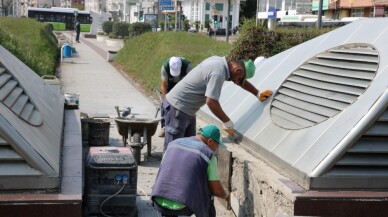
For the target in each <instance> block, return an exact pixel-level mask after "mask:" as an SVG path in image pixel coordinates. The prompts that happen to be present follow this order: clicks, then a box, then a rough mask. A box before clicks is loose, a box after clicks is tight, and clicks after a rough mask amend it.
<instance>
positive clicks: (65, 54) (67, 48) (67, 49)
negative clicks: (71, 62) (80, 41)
mask: <svg viewBox="0 0 388 217" xmlns="http://www.w3.org/2000/svg"><path fill="white" fill-rule="evenodd" d="M71 56H72V49H71V46H70V45H69V44H64V45H63V57H71Z"/></svg>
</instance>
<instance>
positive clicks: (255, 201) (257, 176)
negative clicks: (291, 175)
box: [220, 143, 305, 217]
mask: <svg viewBox="0 0 388 217" xmlns="http://www.w3.org/2000/svg"><path fill="white" fill-rule="evenodd" d="M242 146H243V145H235V144H231V143H230V144H229V145H228V150H229V151H231V152H232V156H233V166H232V177H231V189H232V192H233V199H232V209H233V211H234V213H235V214H236V216H239V217H240V216H241V217H242V216H246V217H248V216H266V217H272V216H273V217H275V216H278V215H293V213H294V202H295V198H296V196H297V195H298V194H300V193H303V192H305V191H304V189H303V188H301V187H300V186H298V185H297V184H296V183H295V182H293V181H292V180H290V179H288V178H287V177H285V176H283V175H282V174H279V173H278V172H276V171H275V170H274V169H272V168H271V167H270V166H268V165H267V164H266V163H264V162H263V161H261V160H260V159H259V158H258V156H253V155H252V154H251V153H249V150H244V148H243V147H242ZM220 163H222V162H220Z"/></svg>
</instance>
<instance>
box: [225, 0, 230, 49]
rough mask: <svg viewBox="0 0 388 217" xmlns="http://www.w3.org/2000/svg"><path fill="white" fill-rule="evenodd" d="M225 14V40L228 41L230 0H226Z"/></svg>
mask: <svg viewBox="0 0 388 217" xmlns="http://www.w3.org/2000/svg"><path fill="white" fill-rule="evenodd" d="M226 14H227V15H226V42H229V22H230V21H229V20H230V0H228V11H227V12H226Z"/></svg>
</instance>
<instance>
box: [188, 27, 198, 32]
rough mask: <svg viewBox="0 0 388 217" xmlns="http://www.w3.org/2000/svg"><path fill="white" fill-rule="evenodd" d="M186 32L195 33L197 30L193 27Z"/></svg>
mask: <svg viewBox="0 0 388 217" xmlns="http://www.w3.org/2000/svg"><path fill="white" fill-rule="evenodd" d="M188 32H191V33H197V32H198V31H197V29H195V28H191V29H189V30H188Z"/></svg>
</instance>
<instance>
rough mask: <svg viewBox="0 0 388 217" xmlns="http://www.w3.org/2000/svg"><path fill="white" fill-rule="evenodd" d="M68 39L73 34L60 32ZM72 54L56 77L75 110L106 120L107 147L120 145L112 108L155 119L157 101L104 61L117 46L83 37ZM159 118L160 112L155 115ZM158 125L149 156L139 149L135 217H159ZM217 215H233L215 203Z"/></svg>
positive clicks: (161, 140)
mask: <svg viewBox="0 0 388 217" xmlns="http://www.w3.org/2000/svg"><path fill="white" fill-rule="evenodd" d="M63 33H64V35H65V36H67V37H68V38H69V39H70V38H71V37H73V42H74V41H75V40H74V37H75V34H73V35H72V34H71V32H63ZM73 47H74V48H75V50H76V53H74V55H73V56H72V57H70V58H64V59H63V62H62V63H61V66H60V70H59V73H58V75H57V76H58V77H59V79H60V81H61V91H62V92H63V93H79V94H80V100H79V102H80V104H79V109H80V111H81V112H82V113H86V114H88V115H90V116H94V117H105V118H108V119H109V120H110V128H109V144H110V145H111V146H122V145H123V144H122V137H121V135H120V134H119V133H118V130H117V125H116V123H115V121H114V119H115V118H116V117H117V112H116V110H115V106H119V107H120V108H123V107H126V106H129V107H131V110H132V111H131V113H132V114H135V116H136V117H139V118H149V119H153V118H155V114H156V109H157V107H158V106H159V104H158V102H155V100H154V99H152V98H150V97H149V96H147V95H145V94H144V93H143V91H141V90H140V89H141V88H140V87H139V86H137V85H136V84H133V83H131V82H130V80H129V79H128V78H127V76H126V75H124V74H123V73H122V72H120V71H118V70H117V69H116V68H115V67H114V66H113V65H112V64H111V63H110V62H108V61H107V55H108V51H109V50H119V49H120V47H110V46H107V44H106V43H105V42H103V41H97V39H93V38H84V37H83V36H82V35H81V43H73ZM158 115H159V116H160V113H159V114H158ZM159 132H160V125H159V126H158V129H157V130H156V133H155V135H154V136H152V147H151V150H152V151H151V153H152V155H151V156H147V148H146V147H144V148H143V149H142V150H141V163H140V165H139V166H138V177H137V178H138V182H137V185H138V190H137V202H136V205H137V208H138V217H152V216H160V215H158V213H157V212H155V210H154V209H153V208H152V206H151V202H150V199H149V195H150V194H151V188H152V186H153V183H154V180H155V178H156V174H157V172H158V169H159V166H160V161H161V159H162V152H163V141H164V138H160V137H158V136H157V135H158V134H159ZM216 209H217V216H225V217H229V216H233V215H232V214H231V212H230V211H227V210H226V209H225V208H224V207H223V205H221V204H220V203H218V201H217V202H216Z"/></svg>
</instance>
